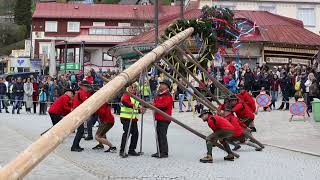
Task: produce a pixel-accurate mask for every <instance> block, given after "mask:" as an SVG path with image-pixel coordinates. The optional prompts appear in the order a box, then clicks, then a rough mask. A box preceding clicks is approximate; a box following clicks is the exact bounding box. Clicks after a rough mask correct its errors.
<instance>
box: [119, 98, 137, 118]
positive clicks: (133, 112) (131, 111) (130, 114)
mask: <svg viewBox="0 0 320 180" xmlns="http://www.w3.org/2000/svg"><path fill="white" fill-rule="evenodd" d="M130 100H131V103H132V104H134V108H129V107H126V106H124V105H121V109H120V118H126V119H136V118H138V114H139V111H138V107H139V104H140V103H139V101H137V100H135V99H134V98H132V97H130Z"/></svg>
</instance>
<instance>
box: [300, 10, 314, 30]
mask: <svg viewBox="0 0 320 180" xmlns="http://www.w3.org/2000/svg"><path fill="white" fill-rule="evenodd" d="M297 18H298V19H299V20H301V21H302V22H303V24H304V26H309V27H314V26H316V16H315V11H314V8H298V17H297Z"/></svg>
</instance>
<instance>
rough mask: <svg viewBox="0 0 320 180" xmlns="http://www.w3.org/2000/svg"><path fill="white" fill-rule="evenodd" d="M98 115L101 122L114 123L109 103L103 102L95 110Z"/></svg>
mask: <svg viewBox="0 0 320 180" xmlns="http://www.w3.org/2000/svg"><path fill="white" fill-rule="evenodd" d="M97 114H98V117H99V119H100V121H101V122H105V123H114V117H113V115H112V113H111V107H110V105H109V104H107V103H105V104H104V105H102V106H101V107H100V108H99V109H98V111H97Z"/></svg>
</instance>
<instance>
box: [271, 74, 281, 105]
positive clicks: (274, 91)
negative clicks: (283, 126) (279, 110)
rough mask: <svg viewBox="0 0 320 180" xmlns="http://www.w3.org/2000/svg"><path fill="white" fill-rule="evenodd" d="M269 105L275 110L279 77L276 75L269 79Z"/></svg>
mask: <svg viewBox="0 0 320 180" xmlns="http://www.w3.org/2000/svg"><path fill="white" fill-rule="evenodd" d="M270 84H271V104H270V107H271V108H272V106H273V109H275V108H276V101H277V100H278V92H279V85H280V81H279V77H278V75H277V74H274V75H273V77H272V79H271V83H270Z"/></svg>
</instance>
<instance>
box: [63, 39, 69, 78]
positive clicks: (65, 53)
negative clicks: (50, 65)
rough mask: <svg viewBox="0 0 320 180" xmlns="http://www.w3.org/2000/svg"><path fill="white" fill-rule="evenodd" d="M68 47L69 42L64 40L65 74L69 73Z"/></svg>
mask: <svg viewBox="0 0 320 180" xmlns="http://www.w3.org/2000/svg"><path fill="white" fill-rule="evenodd" d="M67 49H68V42H67V41H64V74H67Z"/></svg>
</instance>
